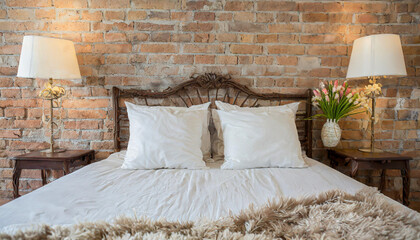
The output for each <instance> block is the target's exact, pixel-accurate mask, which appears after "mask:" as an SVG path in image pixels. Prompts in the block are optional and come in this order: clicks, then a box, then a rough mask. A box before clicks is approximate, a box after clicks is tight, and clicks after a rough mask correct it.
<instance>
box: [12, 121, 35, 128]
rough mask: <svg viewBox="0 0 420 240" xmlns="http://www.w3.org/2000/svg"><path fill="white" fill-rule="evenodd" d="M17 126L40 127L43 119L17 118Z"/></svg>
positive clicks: (15, 123)
mask: <svg viewBox="0 0 420 240" xmlns="http://www.w3.org/2000/svg"><path fill="white" fill-rule="evenodd" d="M14 125H15V128H40V127H41V125H42V121H41V120H15V121H14Z"/></svg>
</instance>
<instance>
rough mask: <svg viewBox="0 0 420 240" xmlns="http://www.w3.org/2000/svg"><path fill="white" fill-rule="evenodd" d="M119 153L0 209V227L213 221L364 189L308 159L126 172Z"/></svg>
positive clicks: (332, 170)
mask: <svg viewBox="0 0 420 240" xmlns="http://www.w3.org/2000/svg"><path fill="white" fill-rule="evenodd" d="M124 154H125V151H122V152H119V153H114V154H112V155H111V156H110V157H109V158H107V159H105V160H102V161H99V162H96V163H93V164H90V165H88V166H86V167H83V168H81V169H79V170H77V171H75V172H73V173H71V174H68V175H66V176H64V177H62V178H60V179H57V180H56V181H54V182H51V183H49V184H47V185H46V186H44V187H42V188H39V189H37V190H35V191H33V192H31V193H29V194H26V195H24V196H21V197H20V198H18V199H16V200H14V201H11V202H9V203H7V204H5V205H3V206H0V232H7V233H12V232H14V231H16V230H17V229H26V228H28V227H31V226H33V225H34V224H49V225H68V224H74V223H78V222H84V221H96V220H105V221H111V220H112V219H114V218H115V217H118V216H122V215H125V216H134V215H136V216H146V217H149V218H151V219H161V218H165V219H167V220H171V221H190V220H191V221H195V220H199V219H206V220H215V219H218V218H220V217H223V216H228V215H229V214H236V213H239V212H240V211H241V210H242V209H245V208H248V207H249V206H250V205H251V204H253V205H254V206H262V205H265V204H266V203H267V201H268V200H273V199H276V198H278V197H280V196H286V197H294V198H295V197H301V196H305V195H313V194H318V193H321V192H325V191H328V190H334V189H341V190H343V191H345V192H348V193H351V194H354V193H356V192H357V191H359V190H361V189H362V188H364V187H366V186H365V185H364V184H362V183H359V182H357V181H355V180H353V179H351V178H349V177H347V176H345V175H343V174H342V173H340V172H338V171H336V170H334V169H332V168H330V167H328V166H326V165H324V164H322V163H319V162H318V161H315V160H313V159H309V158H306V159H305V161H306V162H307V164H308V166H309V167H308V168H303V169H293V168H259V169H245V170H221V169H220V165H221V162H216V163H211V164H208V167H209V168H208V169H201V170H188V169H162V170H126V169H121V168H120V166H121V164H122V162H123V159H124Z"/></svg>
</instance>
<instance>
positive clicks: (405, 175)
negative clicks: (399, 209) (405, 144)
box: [401, 161, 410, 206]
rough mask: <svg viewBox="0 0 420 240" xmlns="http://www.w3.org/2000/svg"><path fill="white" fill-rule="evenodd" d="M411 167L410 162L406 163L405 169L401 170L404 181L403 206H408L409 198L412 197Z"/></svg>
mask: <svg viewBox="0 0 420 240" xmlns="http://www.w3.org/2000/svg"><path fill="white" fill-rule="evenodd" d="M409 171H410V165H409V161H405V168H403V169H401V177H402V180H403V204H404V205H405V206H408V204H409V201H408V196H409V195H410V172H409Z"/></svg>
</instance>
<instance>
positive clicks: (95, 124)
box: [64, 120, 102, 129]
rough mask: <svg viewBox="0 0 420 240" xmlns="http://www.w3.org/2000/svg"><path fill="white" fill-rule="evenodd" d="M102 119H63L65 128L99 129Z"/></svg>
mask: <svg viewBox="0 0 420 240" xmlns="http://www.w3.org/2000/svg"><path fill="white" fill-rule="evenodd" d="M101 127H102V121H100V120H83V121H65V122H64V128H65V129H100V128H101Z"/></svg>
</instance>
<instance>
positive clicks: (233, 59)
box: [216, 56, 238, 65]
mask: <svg viewBox="0 0 420 240" xmlns="http://www.w3.org/2000/svg"><path fill="white" fill-rule="evenodd" d="M216 62H217V63H218V64H223V65H236V64H238V57H237V56H217V60H216Z"/></svg>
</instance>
